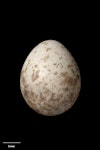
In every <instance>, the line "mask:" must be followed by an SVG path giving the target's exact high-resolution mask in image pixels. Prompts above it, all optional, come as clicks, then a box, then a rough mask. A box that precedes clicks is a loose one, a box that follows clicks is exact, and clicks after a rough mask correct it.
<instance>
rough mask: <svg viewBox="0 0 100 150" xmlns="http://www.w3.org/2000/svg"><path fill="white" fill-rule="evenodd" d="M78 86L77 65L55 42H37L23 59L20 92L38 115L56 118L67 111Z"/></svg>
mask: <svg viewBox="0 0 100 150" xmlns="http://www.w3.org/2000/svg"><path fill="white" fill-rule="evenodd" d="M80 87H81V78H80V71H79V68H78V65H77V63H76V61H75V59H74V58H73V56H72V55H71V53H70V52H69V50H68V49H67V48H66V47H65V46H64V45H63V44H61V43H60V42H58V41H56V40H46V41H43V42H41V43H39V44H38V45H37V46H36V47H35V48H33V49H32V51H31V52H30V53H29V55H28V57H27V58H26V60H25V62H24V64H23V67H22V70H21V74H20V89H21V92H22V95H23V97H24V99H25V101H26V103H27V104H28V105H29V106H30V107H31V108H32V109H33V110H35V111H36V112H37V113H40V114H42V115H47V116H54V115H59V114H62V113H64V112H65V111H67V110H68V109H70V108H71V107H72V106H73V104H74V103H75V101H76V100H77V98H78V96H79V92H80Z"/></svg>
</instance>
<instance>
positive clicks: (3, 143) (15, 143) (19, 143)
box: [2, 142, 21, 144]
mask: <svg viewBox="0 0 100 150" xmlns="http://www.w3.org/2000/svg"><path fill="white" fill-rule="evenodd" d="M2 143H3V144H21V142H2Z"/></svg>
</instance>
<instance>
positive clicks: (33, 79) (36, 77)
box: [31, 70, 40, 82]
mask: <svg viewBox="0 0 100 150" xmlns="http://www.w3.org/2000/svg"><path fill="white" fill-rule="evenodd" d="M39 72H40V71H39V70H37V71H36V72H35V71H34V70H33V74H32V77H31V79H32V81H33V82H34V81H35V80H37V79H38V78H39Z"/></svg>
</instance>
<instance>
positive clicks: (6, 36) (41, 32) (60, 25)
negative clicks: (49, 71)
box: [0, 5, 97, 147]
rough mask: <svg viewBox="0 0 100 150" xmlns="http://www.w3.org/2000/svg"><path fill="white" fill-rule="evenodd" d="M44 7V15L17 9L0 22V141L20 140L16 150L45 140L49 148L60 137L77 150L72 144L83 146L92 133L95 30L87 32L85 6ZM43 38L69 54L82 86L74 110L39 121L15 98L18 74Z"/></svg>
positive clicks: (88, 16)
mask: <svg viewBox="0 0 100 150" xmlns="http://www.w3.org/2000/svg"><path fill="white" fill-rule="evenodd" d="M50 6H51V7H49V8H46V7H45V10H44V13H43V12H42V9H41V10H38V8H37V11H33V9H32V8H30V7H29V8H27V7H26V8H25V10H24V11H21V10H22V8H23V7H22V6H21V8H20V12H19V9H18V10H16V11H14V9H15V8H13V11H11V12H10V11H8V12H9V14H7V13H8V12H7V13H6V15H5V16H4V17H3V21H4V22H3V23H2V28H1V32H2V35H1V38H2V41H1V45H3V46H1V48H2V55H1V69H2V72H1V76H2V79H1V87H2V90H1V98H0V99H1V104H0V107H1V114H0V116H1V121H0V124H1V129H0V136H1V142H2V141H21V142H22V146H26V145H29V144H30V145H31V146H33V145H34V144H35V142H36V141H38V140H39V141H41V140H42V139H43V140H44V141H45V139H48V138H49V139H51V140H50V142H51V144H50V145H52V144H53V142H54V143H55V141H56V139H58V143H59V141H61V140H62V138H63V139H65V140H66V142H65V143H67V145H70V144H69V143H74V142H75V141H76V142H75V143H76V144H75V145H77V146H78V143H77V142H79V143H82V145H85V144H87V143H88V144H89V143H90V142H89V139H90V138H91V137H92V134H94V133H95V132H96V131H95V127H94V125H93V124H94V122H95V123H96V117H95V113H94V112H96V111H95V107H96V103H95V102H94V100H95V101H97V99H96V97H95V94H94V89H95V88H96V82H95V81H94V79H95V72H96V53H97V50H96V49H95V50H94V40H95V36H94V34H95V31H94V30H92V31H91V28H92V27H91V26H92V21H93V16H92V14H91V12H92V10H90V11H89V12H88V11H87V10H88V6H87V7H86V6H85V10H84V9H83V8H82V6H81V5H80V7H79V8H78V9H73V8H74V5H73V7H72V5H70V6H71V7H70V9H68V7H67V6H65V7H64V6H61V7H57V6H56V7H53V6H52V5H50ZM34 7H35V6H34ZM67 9H68V10H67ZM13 12H14V14H13ZM41 12H42V14H41ZM92 29H94V28H92ZM48 39H54V40H58V41H59V42H61V43H62V44H64V45H65V46H66V47H67V48H68V49H69V50H70V52H71V53H72V55H73V56H74V58H75V59H76V61H77V63H78V65H79V68H80V73H81V82H82V87H81V91H80V95H79V98H78V100H77V101H76V103H75V105H74V106H73V107H72V108H71V109H70V110H68V111H67V112H65V113H64V114H61V115H59V116H55V117H47V116H42V115H40V114H37V113H36V112H34V111H33V110H32V109H30V108H29V106H28V105H27V104H26V103H25V101H24V99H23V97H22V95H21V91H20V84H19V81H20V71H21V68H22V65H23V63H24V61H25V59H26V57H27V55H28V54H29V53H30V51H31V50H32V49H33V48H34V47H35V46H36V45H37V44H38V43H40V42H42V41H43V40H48ZM94 51H95V53H94ZM94 87H95V88H94ZM50 137H51V138H50ZM64 137H65V138H64ZM53 139H54V140H53ZM70 146H71V145H70ZM33 147H34V146H33Z"/></svg>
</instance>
